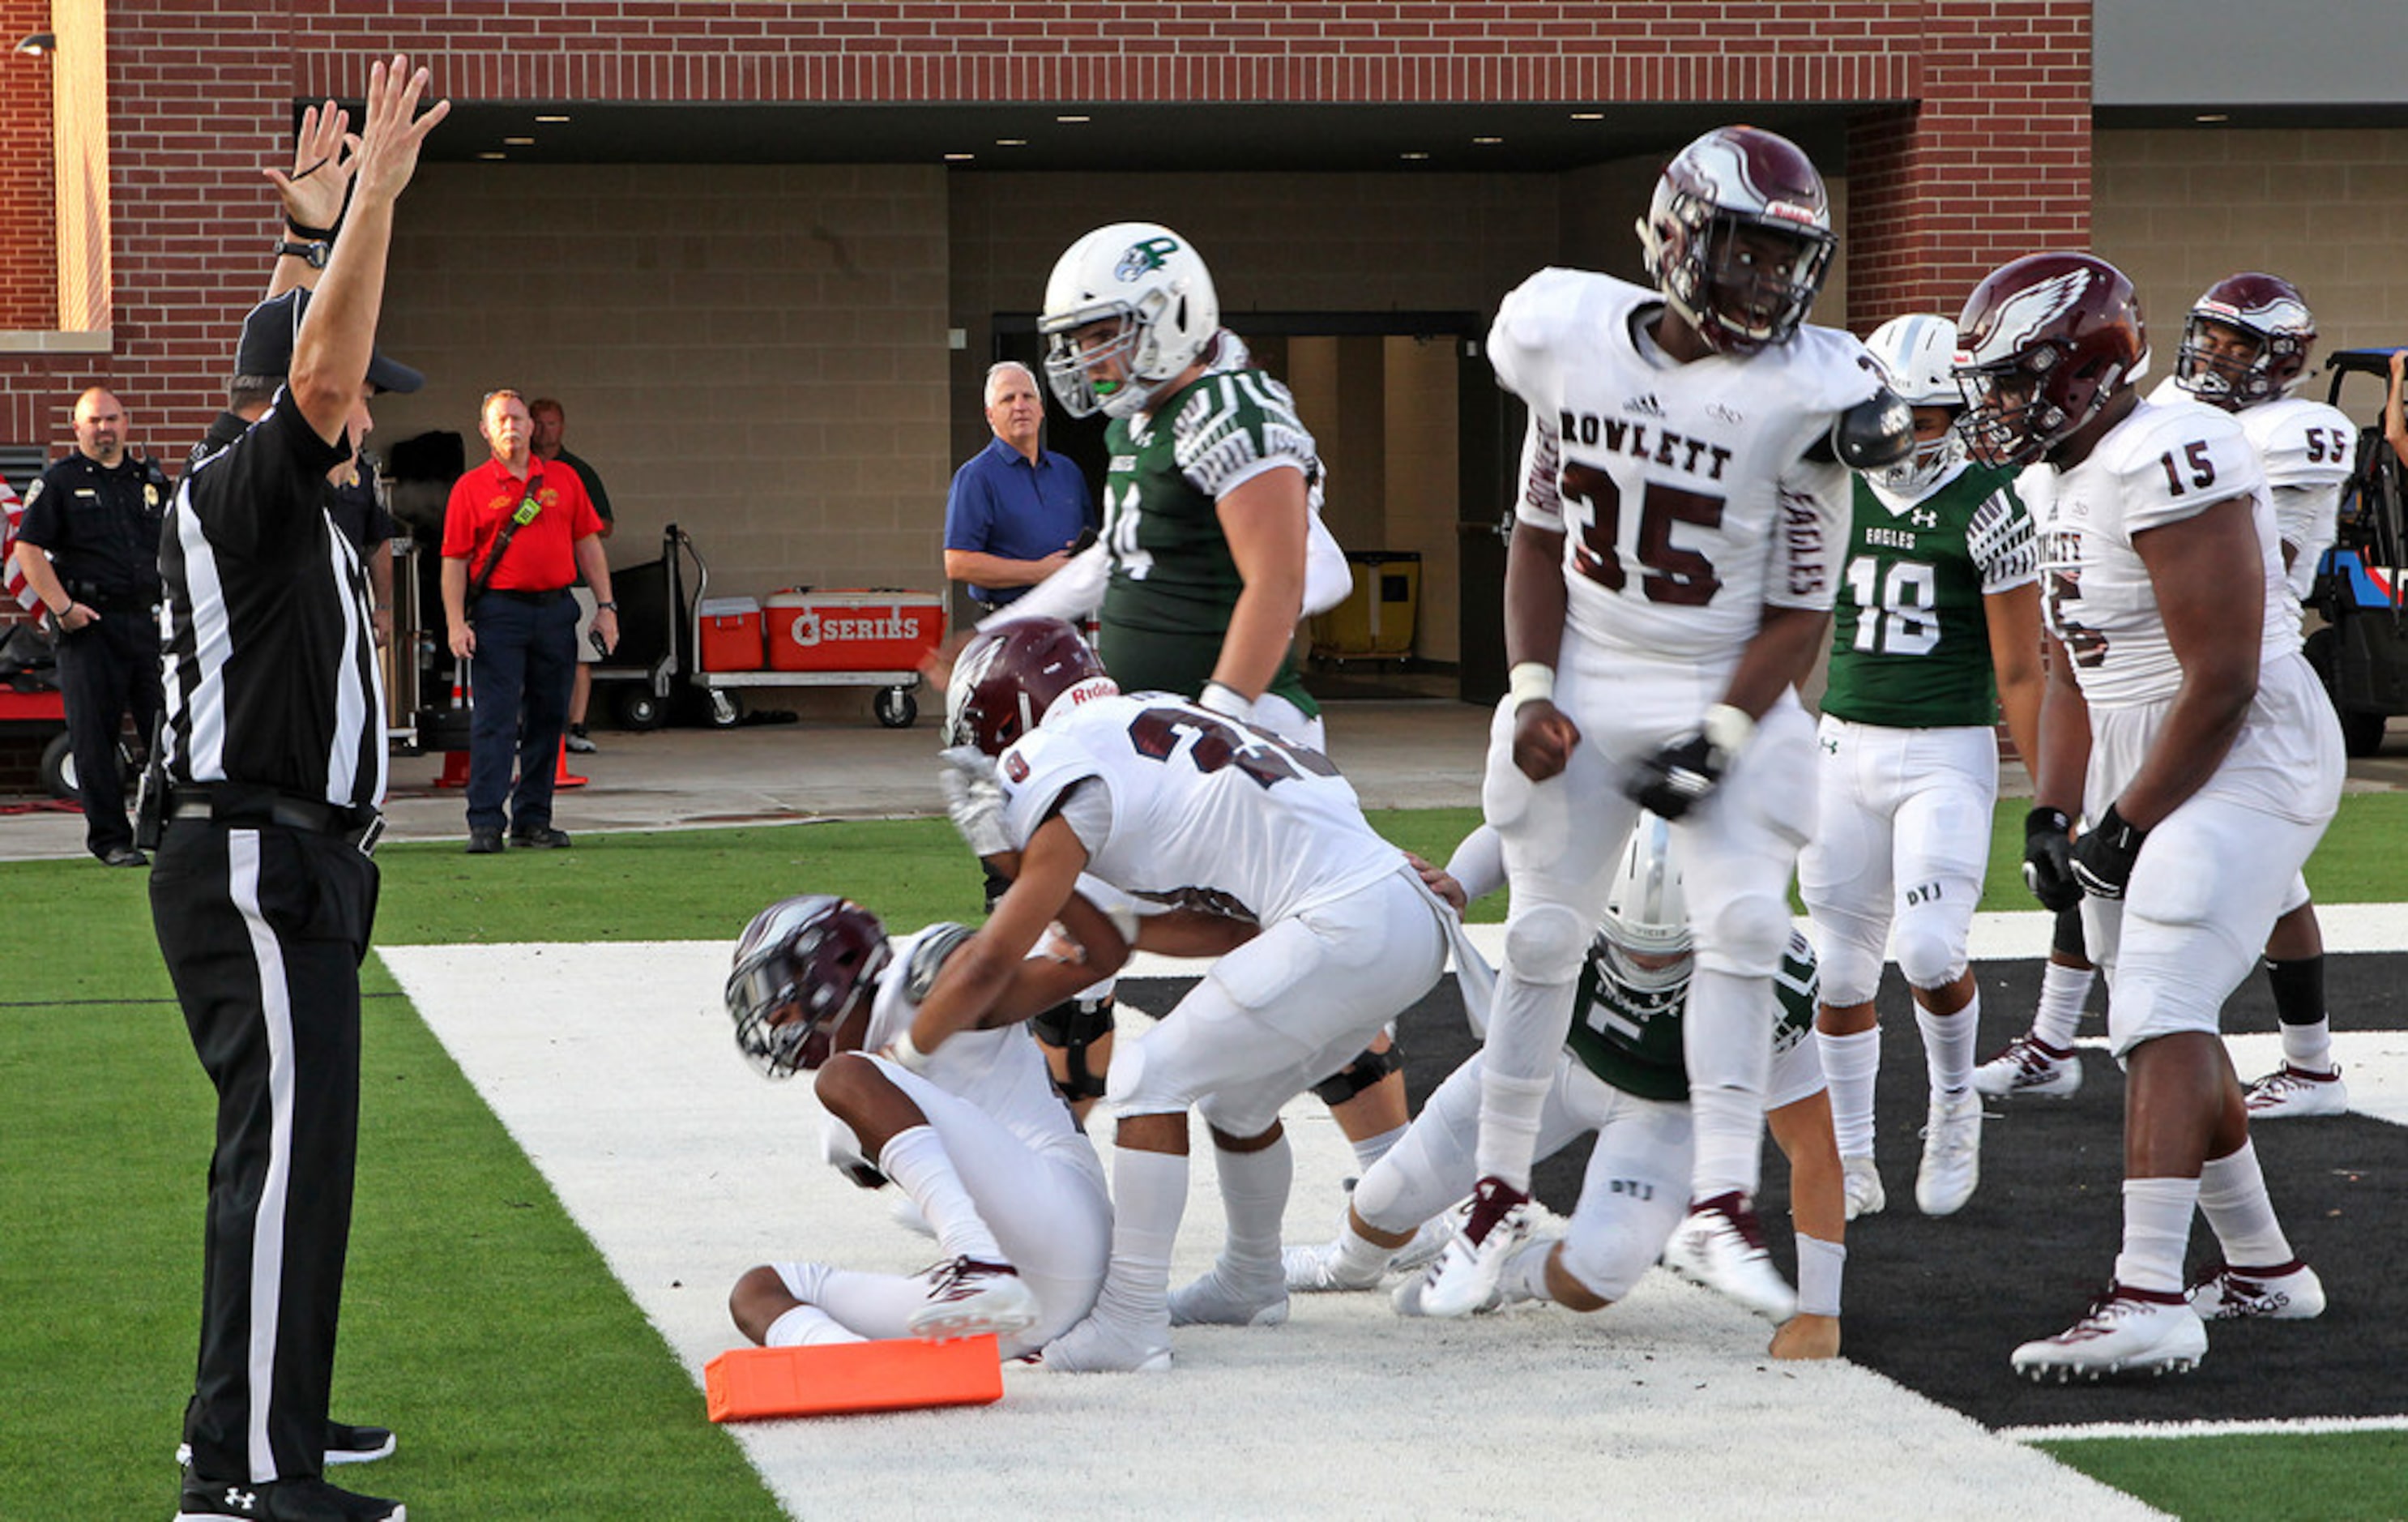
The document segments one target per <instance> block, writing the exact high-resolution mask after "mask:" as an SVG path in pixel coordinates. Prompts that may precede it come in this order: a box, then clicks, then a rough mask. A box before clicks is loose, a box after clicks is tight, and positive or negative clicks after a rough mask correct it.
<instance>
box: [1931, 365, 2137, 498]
mask: <svg viewBox="0 0 2408 1522" xmlns="http://www.w3.org/2000/svg"><path fill="white" fill-rule="evenodd" d="M2064 362H2065V351H2064V350H2062V349H2061V348H2059V347H2057V345H2055V344H2051V343H2042V344H2040V345H2038V346H2036V347H2034V348H2031V349H2027V350H2025V351H2023V352H2021V353H2017V354H2011V355H2009V356H2007V357H2006V358H2005V359H2002V360H1998V361H1995V362H1993V363H1991V364H1988V365H1960V366H1957V385H1958V386H1960V387H1962V388H1963V390H1964V393H1965V415H1964V416H1963V417H1961V418H1959V419H1957V432H1958V433H1960V434H1962V435H1963V436H1964V439H1965V447H1966V450H1967V452H1970V453H1971V455H1972V456H1973V458H1974V459H1976V460H1978V461H1980V462H1981V463H1982V464H1984V465H1985V466H1988V467H1991V468H1993V469H1997V470H2014V469H2019V468H2021V467H2024V466H2028V465H2029V464H2031V463H2032V462H2033V461H2035V460H2037V459H2039V458H2040V457H2041V456H2042V455H2043V454H2046V453H2047V452H2049V451H2050V450H2052V449H2054V448H2056V447H2057V444H2058V443H2059V442H2060V441H2061V440H2063V439H2064V438H2066V437H2067V436H2068V435H2070V434H2072V433H2074V432H2075V431H2076V430H2078V429H2080V428H2081V427H2082V426H2083V424H2086V423H2088V422H2089V421H2090V420H2091V419H2092V418H2095V417H2097V416H2098V415H2099V409H2100V408H2102V407H2105V406H2106V405H2107V400H2108V398H2109V397H2110V396H2112V395H2114V392H2115V388H2116V386H2117V385H2118V384H2120V383H2121V382H2122V380H2124V372H2123V367H2122V366H2117V365H2114V364H2108V363H2094V364H2093V365H2092V366H2090V372H2091V373H2082V372H2074V373H2071V374H2067V375H2064V376H2062V377H2060V376H2058V375H2057V374H2056V372H2057V370H2058V369H2059V368H2060V367H2061V366H2062V365H2063V364H2064Z"/></svg>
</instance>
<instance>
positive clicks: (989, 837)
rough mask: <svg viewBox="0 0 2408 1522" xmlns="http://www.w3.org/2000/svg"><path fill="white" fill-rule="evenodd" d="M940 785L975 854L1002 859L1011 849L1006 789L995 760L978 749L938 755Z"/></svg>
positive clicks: (950, 812) (960, 748)
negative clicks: (1005, 819) (1006, 821)
mask: <svg viewBox="0 0 2408 1522" xmlns="http://www.w3.org/2000/svg"><path fill="white" fill-rule="evenodd" d="M937 761H938V763H939V765H938V768H937V785H938V786H939V787H941V788H943V789H944V791H945V812H946V813H947V814H948V815H950V816H951V817H952V819H953V828H955V829H957V830H959V831H961V835H962V839H963V840H965V841H967V842H968V845H969V848H970V850H971V852H972V853H974V854H978V855H981V856H999V855H1002V854H1004V853H1006V852H1008V851H1010V850H1011V836H1010V835H1008V834H1006V833H1005V832H1004V827H1003V787H1002V784H1000V783H997V782H996V780H995V757H993V756H991V755H988V754H985V753H984V752H982V751H981V750H980V749H979V748H978V747H977V746H975V745H953V746H949V747H947V748H946V749H944V750H941V751H939V752H938V753H937Z"/></svg>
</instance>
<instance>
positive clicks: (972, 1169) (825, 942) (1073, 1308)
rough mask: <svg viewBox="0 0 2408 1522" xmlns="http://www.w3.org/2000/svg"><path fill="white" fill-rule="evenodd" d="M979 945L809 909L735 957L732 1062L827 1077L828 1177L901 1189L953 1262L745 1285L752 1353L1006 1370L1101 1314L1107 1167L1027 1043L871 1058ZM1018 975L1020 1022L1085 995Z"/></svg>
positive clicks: (1038, 967) (831, 905) (820, 1269)
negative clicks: (908, 1062) (865, 1351)
mask: <svg viewBox="0 0 2408 1522" xmlns="http://www.w3.org/2000/svg"><path fill="white" fill-rule="evenodd" d="M969 937H970V932H969V930H968V928H966V927H965V926H958V925H932V926H929V927H928V928H926V929H925V930H921V931H918V932H915V933H914V934H911V935H908V936H905V937H903V938H901V939H900V940H895V941H893V942H891V943H890V942H889V941H888V940H887V938H886V935H885V932H884V930H883V929H882V927H881V926H880V925H879V923H878V918H877V916H876V915H874V914H872V913H870V912H869V911H867V910H866V909H864V908H862V907H861V906H860V905H859V904H855V903H852V902H849V901H847V900H843V899H839V898H832V897H826V896H824V895H813V896H810V897H799V898H788V899H786V900H784V901H783V902H781V903H777V904H773V905H771V906H770V907H769V908H767V909H766V910H763V911H762V912H760V914H758V915H757V916H755V917H754V919H753V923H752V924H751V925H750V926H747V927H746V929H745V932H744V936H743V939H742V940H739V941H738V943H737V948H736V968H735V971H734V972H733V973H732V974H730V975H729V977H728V980H727V1010H728V1013H729V1014H730V1015H731V1016H733V1017H734V1019H735V1021H736V1044H737V1045H738V1048H740V1049H741V1050H742V1051H743V1053H744V1055H746V1056H747V1057H749V1058H751V1059H752V1061H753V1064H754V1066H756V1067H758V1068H759V1069H760V1070H762V1071H763V1072H765V1073H767V1075H768V1076H770V1077H772V1078H786V1077H791V1076H793V1075H794V1074H795V1073H796V1072H801V1071H816V1072H817V1074H818V1077H817V1079H816V1080H815V1081H814V1084H813V1090H814V1092H815V1093H816V1094H817V1095H818V1097H819V1098H820V1102H821V1103H822V1104H824V1105H825V1106H826V1108H827V1112H828V1115H829V1123H828V1136H827V1148H826V1150H827V1156H828V1159H829V1161H830V1162H832V1163H834V1164H836V1165H837V1166H838V1167H839V1168H840V1169H842V1170H844V1171H845V1172H846V1173H848V1174H849V1175H851V1176H852V1177H853V1181H854V1182H855V1183H858V1184H863V1185H867V1186H869V1187H876V1186H878V1185H881V1184H883V1183H884V1182H885V1181H886V1180H889V1179H891V1180H893V1181H894V1182H895V1184H896V1185H897V1186H898V1187H900V1188H901V1189H902V1190H903V1191H904V1193H905V1194H907V1195H909V1196H910V1199H911V1202H912V1203H913V1205H915V1206H916V1207H917V1208H918V1210H919V1212H920V1213H921V1214H922V1216H924V1217H925V1219H926V1221H927V1222H928V1225H929V1227H930V1228H931V1229H932V1230H933V1231H934V1232H935V1234H936V1237H937V1241H938V1242H939V1246H940V1247H941V1249H942V1250H943V1252H944V1254H945V1260H944V1261H943V1262H941V1263H939V1264H938V1265H937V1266H936V1267H935V1268H933V1269H930V1270H928V1271H926V1272H925V1273H919V1274H911V1275H904V1274H893V1273H865V1272H860V1271H853V1270H849V1269H840V1268H838V1267H836V1266H835V1265H833V1264H829V1263H770V1264H764V1265H762V1266H760V1267H757V1268H753V1269H750V1270H748V1271H746V1272H745V1273H744V1275H743V1276H742V1277H741V1278H739V1279H738V1280H737V1282H736V1287H735V1289H734V1291H733V1292H731V1293H730V1295H729V1296H728V1312H729V1314H731V1315H732V1316H734V1317H735V1320H736V1325H737V1327H738V1328H739V1329H741V1330H742V1331H743V1333H744V1335H745V1336H747V1337H749V1338H751V1339H752V1340H753V1342H755V1343H762V1344H763V1345H765V1346H768V1347H795V1346H807V1345H811V1344H818V1343H857V1342H862V1341H866V1340H881V1339H885V1338H895V1337H923V1338H927V1339H930V1340H941V1339H945V1338H953V1337H975V1336H978V1335H980V1334H982V1333H986V1332H993V1333H995V1334H996V1336H997V1337H998V1338H999V1339H1000V1346H1001V1349H1002V1352H1003V1356H1004V1357H1007V1358H1011V1357H1018V1356H1020V1355H1021V1354H1023V1353H1026V1352H1029V1351H1031V1350H1033V1349H1035V1348H1038V1347H1040V1346H1042V1345H1043V1344H1044V1343H1045V1342H1046V1340H1047V1339H1049V1338H1051V1337H1053V1336H1054V1335H1056V1334H1057V1333H1059V1332H1061V1331H1062V1330H1063V1329H1064V1328H1068V1327H1070V1326H1072V1325H1074V1324H1076V1323H1077V1322H1078V1320H1079V1319H1080V1318H1081V1317H1082V1316H1083V1315H1085V1314H1087V1311H1088V1309H1089V1308H1090V1307H1091V1306H1093V1305H1094V1304H1095V1300H1096V1293H1097V1289H1098V1287H1099V1286H1100V1285H1102V1283H1103V1277H1104V1256H1105V1253H1106V1251H1107V1250H1108V1248H1109V1247H1110V1245H1111V1204H1110V1202H1109V1201H1108V1200H1107V1199H1106V1198H1105V1193H1104V1170H1103V1165H1102V1164H1101V1163H1100V1162H1099V1161H1097V1157H1096V1150H1095V1148H1094V1147H1093V1146H1092V1145H1091V1144H1090V1143H1089V1142H1088V1141H1087V1138H1086V1135H1085V1133H1083V1132H1082V1131H1081V1130H1080V1129H1079V1127H1078V1126H1077V1125H1076V1124H1075V1123H1074V1122H1073V1121H1072V1120H1071V1119H1070V1115H1069V1112H1068V1111H1067V1110H1065V1109H1064V1108H1063V1106H1062V1101H1061V1100H1060V1099H1059V1098H1056V1097H1055V1095H1054V1084H1053V1080H1052V1078H1051V1077H1050V1076H1049V1075H1048V1074H1047V1072H1046V1069H1045V1059H1044V1058H1043V1056H1041V1055H1039V1052H1038V1050H1037V1043H1036V1042H1035V1041H1032V1040H1031V1039H1030V1038H1029V1035H1028V1032H1027V1030H1026V1028H1025V1027H1020V1026H1007V1027H1002V1028H1000V1029H996V1030H988V1031H975V1032H967V1033H965V1034H964V1035H963V1037H962V1038H961V1039H960V1040H958V1041H953V1042H951V1043H949V1044H948V1045H947V1046H946V1048H945V1050H944V1051H943V1052H942V1053H939V1054H936V1055H932V1056H930V1057H929V1058H928V1059H927V1060H925V1062H923V1063H922V1064H921V1065H920V1067H919V1068H918V1069H917V1070H910V1069H906V1068H905V1067H903V1066H902V1065H901V1064H899V1063H897V1062H896V1060H895V1059H894V1058H893V1057H892V1056H891V1055H884V1054H883V1053H879V1049H880V1048H882V1047H884V1046H886V1045H887V1044H889V1043H891V1042H893V1041H896V1040H897V1039H898V1038H899V1037H900V1036H901V1035H902V1033H903V1032H904V1031H905V1030H907V1029H909V1028H910V1023H911V1021H912V1019H913V1018H914V1017H915V1016H916V1015H917V1014H918V1013H919V1011H920V1002H921V1000H922V999H923V998H925V996H926V994H927V992H928V988H929V986H930V984H932V983H933V982H934V981H935V980H936V977H937V974H938V972H939V969H941V968H942V967H943V966H944V965H945V962H946V960H947V959H948V958H949V957H951V956H953V955H954V954H956V953H957V952H959V951H960V950H961V949H962V947H963V946H964V945H965V944H966V943H967V942H968V940H969ZM1014 970H1015V972H1016V974H1017V976H1016V977H1015V978H1014V979H1013V980H1012V983H1011V986H1010V988H1009V989H1008V990H1007V992H1006V994H1005V996H1004V998H1005V999H1006V1007H1008V1008H1012V1009H1016V1010H1019V1011H1021V1012H1022V1013H1023V1015H1024V1017H1025V1015H1026V1014H1032V1013H1035V1012H1037V1011H1039V1010H1040V1009H1045V1008H1048V1007H1050V1006H1051V1005H1053V1004H1054V1003H1057V1002H1058V1001H1059V1000H1060V999H1061V998H1063V997H1065V996H1066V994H1067V993H1068V991H1069V990H1071V989H1073V988H1076V987H1077V986H1079V985H1080V984H1082V983H1083V982H1086V981H1089V977H1088V974H1086V973H1085V972H1084V971H1082V969H1080V968H1079V967H1077V966H1076V965H1075V964H1066V963H1064V962H1062V961H1058V960H1055V959H1054V958H1050V957H1035V958H1031V959H1029V960H1028V961H1027V962H1025V964H1024V965H1023V966H1022V967H1020V968H1018V969H1014ZM873 1053H878V1055H872V1054H873Z"/></svg>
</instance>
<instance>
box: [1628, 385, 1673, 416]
mask: <svg viewBox="0 0 2408 1522" xmlns="http://www.w3.org/2000/svg"><path fill="white" fill-rule="evenodd" d="M1622 409H1623V410H1624V411H1626V412H1636V413H1638V414H1639V415H1640V416H1641V417H1642V418H1660V417H1662V416H1663V415H1664V404H1663V403H1662V402H1659V401H1657V400H1656V394H1655V393H1654V392H1652V391H1651V392H1648V393H1646V394H1645V395H1639V396H1633V397H1631V398H1630V399H1629V400H1628V401H1627V402H1624V403H1623V404H1622Z"/></svg>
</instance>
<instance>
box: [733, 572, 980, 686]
mask: <svg viewBox="0 0 2408 1522" xmlns="http://www.w3.org/2000/svg"><path fill="white" fill-rule="evenodd" d="M764 622H765V625H766V628H765V632H766V633H767V636H768V641H769V668H770V669H771V670H775V671H910V670H915V669H917V668H918V667H919V665H920V661H921V658H922V657H923V656H925V655H926V654H927V653H929V652H930V651H932V650H935V649H936V648H937V646H938V645H939V643H940V642H942V641H943V639H944V638H945V600H944V595H943V594H941V593H937V592H896V591H873V592H779V593H773V594H771V595H770V596H769V598H768V600H767V605H766V611H765V614H764Z"/></svg>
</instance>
